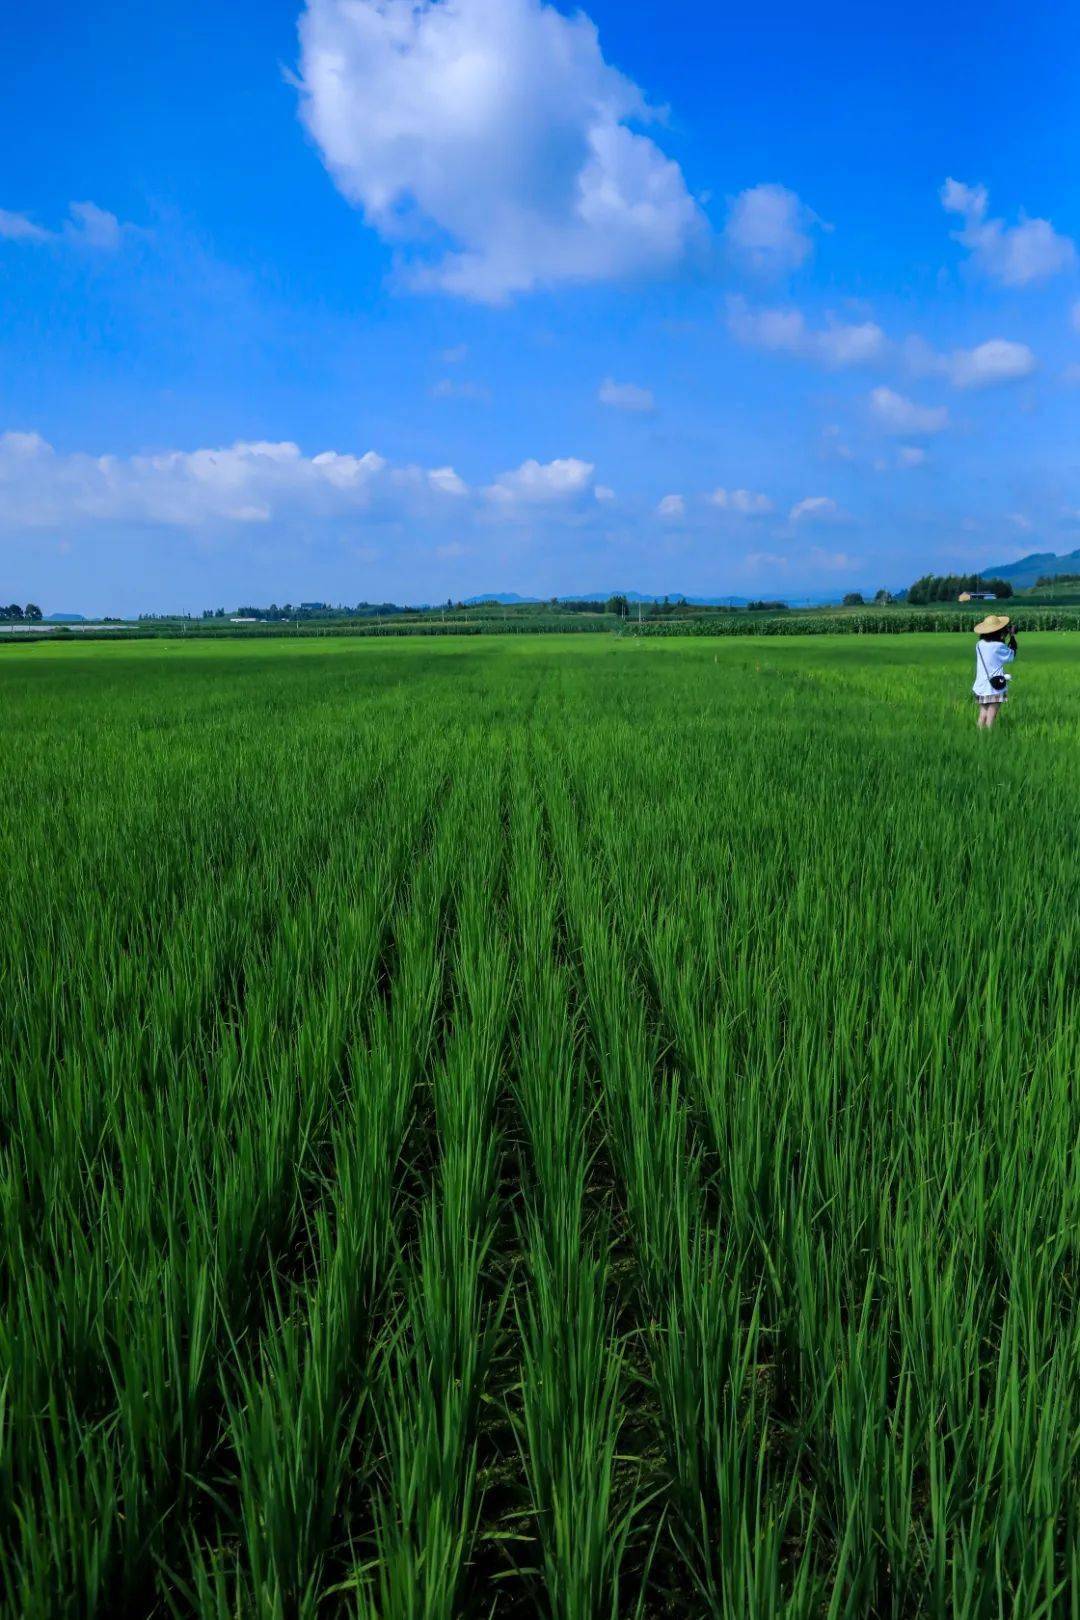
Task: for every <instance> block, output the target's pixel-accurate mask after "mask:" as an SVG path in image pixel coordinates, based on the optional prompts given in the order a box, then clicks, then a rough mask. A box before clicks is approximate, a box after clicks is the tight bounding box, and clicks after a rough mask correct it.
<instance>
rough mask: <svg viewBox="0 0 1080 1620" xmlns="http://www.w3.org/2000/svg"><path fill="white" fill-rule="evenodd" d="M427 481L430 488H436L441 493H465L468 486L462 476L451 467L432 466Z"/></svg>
mask: <svg viewBox="0 0 1080 1620" xmlns="http://www.w3.org/2000/svg"><path fill="white" fill-rule="evenodd" d="M428 483H429V484H430V485H431V487H432V489H437V490H439V492H440V493H441V494H443V495H467V494H468V493H469V486H468V484H467V483H466V482H465V480H464V478H459V477H458V475H457V473H456V472H455V471H454V469H453V467H433V468H432V469H431V471H430V472H429V473H428Z"/></svg>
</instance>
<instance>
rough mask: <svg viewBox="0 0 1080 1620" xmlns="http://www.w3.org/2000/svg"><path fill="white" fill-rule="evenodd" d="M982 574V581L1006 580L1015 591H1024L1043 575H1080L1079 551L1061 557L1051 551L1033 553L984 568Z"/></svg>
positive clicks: (1068, 552) (1069, 552)
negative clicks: (1013, 560) (1016, 560)
mask: <svg viewBox="0 0 1080 1620" xmlns="http://www.w3.org/2000/svg"><path fill="white" fill-rule="evenodd" d="M982 574H983V578H984V579H1007V580H1008V581H1009V583H1010V585H1012V586H1013V588H1014V589H1015V590H1024V589H1025V588H1026V587H1027V586H1028V585H1034V583H1035V581H1036V580H1037V579H1039V578H1040V577H1041V576H1042V575H1043V574H1080V550H1078V551H1067V552H1066V553H1065V555H1064V556H1063V557H1058V556H1056V555H1055V554H1054V552H1052V551H1033V552H1032V553H1031V555H1030V556H1028V557H1021V558H1020V561H1019V562H1011V563H1002V564H1001V566H1000V567H996V568H984V569H983V570H982Z"/></svg>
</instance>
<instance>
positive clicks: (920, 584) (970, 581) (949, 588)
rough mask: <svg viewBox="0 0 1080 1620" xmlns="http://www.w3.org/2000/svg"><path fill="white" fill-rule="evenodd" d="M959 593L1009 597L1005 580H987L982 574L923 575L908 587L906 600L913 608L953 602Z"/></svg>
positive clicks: (1011, 589) (1010, 587) (1009, 585)
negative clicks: (982, 593) (928, 603)
mask: <svg viewBox="0 0 1080 1620" xmlns="http://www.w3.org/2000/svg"><path fill="white" fill-rule="evenodd" d="M961 591H971V592H972V593H975V592H979V591H985V592H987V593H988V594H989V595H991V596H997V597H1005V596H1011V595H1012V593H1013V588H1012V585H1011V584H1010V582H1009V581H1008V580H1007V579H987V578H985V577H984V576H983V575H982V574H924V575H923V576H922V578H921V579H917V580H916V581H915V583H914V585H909V586H908V592H907V599H908V601H909V602H910V603H911V604H912V605H913V606H914V607H921V606H923V605H925V604H926V603H927V602H955V601H956V599H957V597H958V596H959V595H960V593H961Z"/></svg>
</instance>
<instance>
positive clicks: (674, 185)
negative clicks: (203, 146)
mask: <svg viewBox="0 0 1080 1620" xmlns="http://www.w3.org/2000/svg"><path fill="white" fill-rule="evenodd" d="M299 26H300V88H301V95H302V102H301V105H302V115H303V118H304V121H305V123H306V125H307V127H308V129H309V130H310V132H311V134H312V136H313V138H314V140H315V142H316V144H317V145H318V147H319V150H320V152H321V154H322V157H323V161H324V162H325V164H326V166H327V168H328V170H329V171H330V174H331V175H332V177H333V179H334V181H335V183H336V185H337V186H338V188H339V190H340V191H341V192H342V193H343V194H344V196H345V197H347V198H348V200H349V201H350V202H352V203H354V204H355V205H357V206H358V207H360V208H362V209H363V211H364V214H365V217H366V218H367V220H368V221H369V223H370V224H371V225H373V226H374V227H375V228H376V229H377V230H378V231H379V232H380V233H381V234H382V235H383V236H384V237H385V238H387V239H388V240H390V241H392V242H395V243H403V244H409V245H413V246H414V247H415V248H417V251H416V253H414V255H413V256H412V257H411V258H410V259H409V260H408V267H407V273H408V275H409V277H410V279H411V281H412V283H413V284H414V285H417V286H426V287H433V288H440V289H442V290H444V291H447V292H452V293H458V294H461V295H463V296H465V297H468V298H474V299H479V300H482V301H486V302H492V303H495V302H500V301H502V300H505V299H506V298H507V297H508V296H510V295H511V294H513V293H516V292H523V291H527V290H528V289H530V288H532V287H537V286H551V285H554V284H556V283H559V282H566V281H582V282H587V281H601V280H607V279H610V278H613V277H620V276H626V275H638V274H651V273H658V272H662V271H665V270H667V269H669V268H670V267H671V266H673V265H674V264H676V263H678V262H679V260H681V259H682V257H683V256H684V254H685V253H686V250H687V247H688V245H689V243H690V241H691V239H692V238H693V237H694V236H695V234H696V233H697V232H698V231H699V230H700V229H701V228H702V226H703V220H702V216H701V214H700V211H699V209H698V208H697V205H696V204H695V202H694V201H693V199H692V198H691V196H690V194H689V192H688V191H687V189H686V184H685V182H684V180H683V176H682V172H681V170H680V169H679V167H678V165H677V164H676V163H673V162H672V161H671V160H670V159H669V158H667V157H666V156H665V155H664V153H663V152H662V151H661V150H660V148H659V147H658V146H657V145H656V143H655V142H654V141H652V140H651V139H649V137H648V136H646V135H644V134H642V133H640V132H639V131H638V130H635V129H633V128H631V127H630V125H631V123H632V122H641V121H644V120H646V119H648V118H649V117H650V116H651V115H650V109H649V107H648V105H647V103H646V101H645V97H644V95H643V94H642V92H641V91H640V90H639V89H638V87H637V86H636V85H635V84H633V83H632V82H631V81H630V80H629V79H627V78H625V77H624V76H623V74H621V73H619V72H618V71H617V70H616V69H615V68H613V67H611V66H610V65H609V64H608V63H607V62H606V61H605V60H604V57H603V54H602V52H601V49H600V43H599V39H598V37H597V31H596V28H595V26H594V24H593V23H592V22H591V21H590V19H589V18H588V17H587V16H585V15H584V13H582V12H577V13H575V14H574V15H573V16H564V15H563V13H562V12H561V11H559V10H557V9H556V8H555V6H553V5H549V4H546V3H544V0H425V3H423V4H416V3H414V0H308V3H307V5H306V8H305V10H304V13H303V15H302V17H301V19H300V25H299ZM439 238H441V239H442V241H441V242H439ZM436 242H439V246H437V247H436V246H434V245H433V244H434V243H436ZM443 243H448V244H449V245H448V246H446V247H445V248H444V247H443Z"/></svg>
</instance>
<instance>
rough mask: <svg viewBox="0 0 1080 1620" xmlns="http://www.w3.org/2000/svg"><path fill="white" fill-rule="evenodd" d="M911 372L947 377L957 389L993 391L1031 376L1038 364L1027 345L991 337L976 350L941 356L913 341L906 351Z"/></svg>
mask: <svg viewBox="0 0 1080 1620" xmlns="http://www.w3.org/2000/svg"><path fill="white" fill-rule="evenodd" d="M904 355H905V359H906V361H907V366H908V370H909V371H910V372H911V373H912V375H913V376H916V377H930V376H938V377H947V378H948V380H949V382H951V383H952V385H953V387H954V388H992V387H994V386H995V385H997V384H998V383H1009V382H1017V381H1019V379H1020V378H1021V377H1030V376H1031V373H1032V372H1033V371H1034V370H1035V368H1036V366H1037V364H1038V362H1037V360H1036V358H1035V355H1034V353H1033V351H1032V350H1031V349H1029V348H1028V346H1027V344H1026V343H1014V342H1013V341H1012V340H1011V339H1009V338H989V339H988V340H987V341H986V342H985V343H980V344H977V345H976V347H975V348H973V349H954V350H953V351H952V353H951V354H939V353H938V352H937V351H936V350H935V349H932V348H931V347H930V345H929V344H928V343H925V342H924V341H923V340H922V338H909V339H908V341H907V343H906V345H905V349H904Z"/></svg>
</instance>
